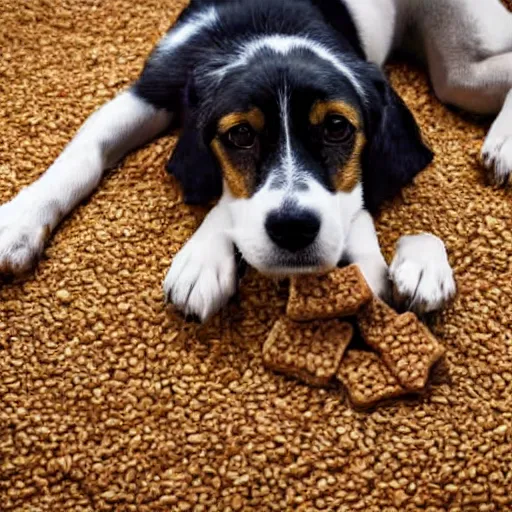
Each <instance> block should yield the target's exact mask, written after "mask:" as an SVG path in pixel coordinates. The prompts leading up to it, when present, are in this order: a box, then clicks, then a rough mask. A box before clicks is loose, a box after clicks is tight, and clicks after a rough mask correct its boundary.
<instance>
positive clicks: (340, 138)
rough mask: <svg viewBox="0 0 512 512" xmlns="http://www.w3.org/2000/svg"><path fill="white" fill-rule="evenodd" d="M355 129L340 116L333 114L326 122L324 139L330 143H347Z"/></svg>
mask: <svg viewBox="0 0 512 512" xmlns="http://www.w3.org/2000/svg"><path fill="white" fill-rule="evenodd" d="M353 133H354V127H353V126H352V125H351V124H350V123H349V121H348V120H347V119H346V118H345V117H343V116H340V115H337V114H332V115H330V116H327V118H326V119H325V121H324V139H325V141H326V142H330V143H340V142H345V141H347V140H349V139H350V137H352V134H353Z"/></svg>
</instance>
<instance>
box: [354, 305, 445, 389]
mask: <svg viewBox="0 0 512 512" xmlns="http://www.w3.org/2000/svg"><path fill="white" fill-rule="evenodd" d="M358 324H359V328H360V330H361V334H362V336H363V338H364V340H365V341H366V343H368V345H370V346H371V347H372V348H373V349H375V350H376V351H377V352H378V353H379V354H381V356H382V360H383V361H384V362H385V363H386V365H387V366H388V368H389V369H390V370H391V371H392V372H393V374H394V375H395V376H396V377H397V379H398V381H399V382H400V384H401V385H402V386H404V387H405V388H407V389H409V390H411V391H420V390H421V389H423V388H424V387H425V385H426V383H427V379H428V376H429V373H430V369H431V368H432V366H433V365H434V363H436V362H437V361H438V360H439V358H440V357H441V356H442V355H443V354H444V348H443V346H442V345H441V343H439V341H438V340H436V338H435V337H434V336H433V335H432V333H431V332H430V331H429V330H428V328H427V327H425V326H424V325H423V324H422V323H421V322H420V320H418V317H417V316H416V315H415V314H414V313H404V314H402V315H398V314H396V313H395V312H394V311H393V310H392V309H391V308H390V307H389V306H388V305H387V304H385V303H384V302H383V301H381V300H380V299H373V300H372V301H371V302H370V303H369V304H367V305H366V306H364V307H363V309H362V310H361V311H360V313H359V315H358Z"/></svg>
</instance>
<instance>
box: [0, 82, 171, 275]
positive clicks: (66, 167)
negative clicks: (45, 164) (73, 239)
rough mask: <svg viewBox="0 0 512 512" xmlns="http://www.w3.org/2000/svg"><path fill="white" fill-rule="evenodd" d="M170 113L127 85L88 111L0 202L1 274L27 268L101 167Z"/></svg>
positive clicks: (157, 128)
mask: <svg viewBox="0 0 512 512" xmlns="http://www.w3.org/2000/svg"><path fill="white" fill-rule="evenodd" d="M170 117H171V115H170V113H169V112H167V111H165V110H162V109H158V108H156V107H154V106H153V105H151V104H149V103H148V102H146V101H145V100H144V99H143V98H141V97H139V96H138V95H137V94H136V93H135V92H134V91H132V90H128V91H126V92H123V93H121V94H119V95H118V96H117V97H116V98H114V99H113V100H112V101H110V102H108V103H107V104H105V105H104V106H103V107H101V108H100V109H99V110H97V111H96V112H95V113H94V114H92V115H91V116H90V117H89V119H88V120H87V121H86V122H85V123H84V125H83V126H82V127H81V128H80V130H79V131H78V133H77V134H76V136H75V137H74V138H73V140H72V141H71V142H70V143H69V144H68V145H67V146H66V148H65V149H64V151H63V152H62V153H61V155H60V156H59V157H58V158H57V160H56V161H55V162H54V163H53V165H51V166H50V168H49V169H48V170H47V171H46V172H45V173H44V174H43V175H42V176H41V177H40V178H39V179H38V180H37V181H35V182H34V183H32V184H31V185H29V186H28V187H26V188H24V189H23V190H22V191H21V192H19V193H18V195H17V196H15V197H14V198H13V199H11V201H9V202H8V203H6V204H4V205H1V206H0V273H2V272H6V273H12V274H20V273H22V272H24V271H26V270H28V269H29V268H30V267H31V266H32V265H33V264H34V263H35V261H36V260H37V258H38V257H39V255H40V254H41V252H42V251H43V248H44V243H45V241H46V240H47V238H48V237H49V235H50V234H51V233H52V231H53V230H54V229H55V227H56V226H57V225H58V224H59V222H60V221H61V220H62V219H63V218H64V217H65V216H66V215H67V214H68V213H70V212H71V210H72V209H73V208H74V207H75V206H76V205H77V204H78V203H79V202H80V201H82V200H83V199H85V198H86V197H87V196H89V195H90V194H91V193H92V191H93V190H94V189H95V188H96V187H97V185H98V184H99V182H100V180H101V178H102V176H103V172H104V171H105V169H108V168H110V167H112V166H114V165H115V164H116V163H117V162H118V161H119V159H121V158H122V157H123V156H124V155H125V154H126V153H127V152H128V151H130V150H132V149H134V148H136V147H138V146H140V145H141V144H144V143H146V142H147V141H149V140H151V139H153V138H154V137H156V136H157V135H158V134H160V133H161V132H162V131H163V130H164V129H165V128H166V127H167V125H168V124H169V121H170Z"/></svg>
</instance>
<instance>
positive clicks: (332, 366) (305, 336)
mask: <svg viewBox="0 0 512 512" xmlns="http://www.w3.org/2000/svg"><path fill="white" fill-rule="evenodd" d="M352 334H353V328H352V326H351V325H350V324H349V323H346V322H340V321H339V320H327V321H326V320H323V321H322V320H319V321H316V322H307V323H298V322H293V321H292V320H290V319H288V318H281V319H279V320H278V321H277V322H276V323H275V325H274V327H272V330H271V331H270V334H269V335H268V338H267V341H265V343H264V345H263V361H264V362H265V365H266V366H267V368H270V369H272V370H274V371H277V372H283V373H285V374H286V375H290V376H294V377H297V378H299V379H301V380H302V381H304V382H307V383H308V384H312V385H314V386H325V385H326V384H328V383H329V381H330V380H331V379H332V378H333V377H334V375H335V373H336V370H337V369H338V367H339V365H340V362H341V358H342V357H343V354H344V352H345V350H346V348H347V347H348V344H349V343H350V340H351V339H352Z"/></svg>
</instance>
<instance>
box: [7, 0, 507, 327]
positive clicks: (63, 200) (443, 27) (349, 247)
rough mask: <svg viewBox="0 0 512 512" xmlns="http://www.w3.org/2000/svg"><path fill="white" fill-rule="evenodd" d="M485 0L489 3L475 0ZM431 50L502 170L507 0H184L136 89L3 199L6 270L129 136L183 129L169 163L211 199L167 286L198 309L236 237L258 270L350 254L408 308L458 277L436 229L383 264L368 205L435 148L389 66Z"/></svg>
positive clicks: (288, 268)
mask: <svg viewBox="0 0 512 512" xmlns="http://www.w3.org/2000/svg"><path fill="white" fill-rule="evenodd" d="M484 4H485V5H484ZM394 50H405V51H408V52H411V53H414V55H415V56H416V57H419V58H421V59H423V60H424V62H425V65H426V67H427V69H428V71H429V75H430V78H431V81H432V84H433V88H434V91H435V93H436V94H437V96H438V97H439V98H440V99H441V100H442V101H444V102H446V103H450V104H453V105H456V106H458V107H460V108H463V109H466V110H469V111H472V112H477V113H483V114H498V115H497V118H496V120H495V122H494V124H493V125H492V128H491V130H490V133H489V134H488V136H487V139H486V141H485V143H484V146H483V150H482V155H483V160H484V164H485V167H486V169H487V172H488V175H489V177H490V179H491V181H493V182H494V183H497V184H505V183H506V182H508V180H509V176H510V173H511V171H512V92H511V90H512V15H511V14H510V13H509V12H508V11H507V10H506V9H505V8H504V7H503V6H502V5H501V4H500V3H499V2H498V0H487V1H486V2H482V1H481V0H429V1H428V2H426V1H422V0H232V1H229V0H192V1H191V3H190V5H189V6H188V7H187V8H186V9H185V10H184V12H183V13H182V15H181V16H180V17H179V19H178V20H177V21H176V23H175V24H174V26H173V27H172V28H171V30H170V31H169V32H168V33H167V34H166V35H165V36H164V37H163V39H162V40H161V41H160V43H159V44H158V45H157V47H156V48H155V49H154V51H153V52H152V53H151V55H150V56H149V58H148V60H147V62H146V65H145V67H144V69H143V71H142V73H141V75H140V77H139V79H138V80H137V81H136V82H135V83H134V84H133V85H132V87H131V88H130V89H128V90H127V91H124V92H122V93H121V94H119V95H118V96H117V97H116V98H114V99H113V100H112V101H110V102H109V103H107V104H106V105H105V106H103V107H102V108H101V109H99V110H98V111H97V112H95V113H94V114H93V115H92V116H91V117H90V118H89V119H88V120H87V121H86V122H85V123H84V125H83V126H82V128H81V129H80V130H79V132H78V133H77V134H76V136H75V137H74V139H73V140H72V141H71V142H70V143H69V145H68V146H67V147H66V148H65V149H64V151H63V152H62V154H61V155H60V156H59V158H58V159H57V160H56V161H55V163H54V164H53V165H52V166H51V167H50V168H49V169H48V170H47V171H46V172H45V173H44V174H43V175H42V176H41V177H40V178H39V179H38V180H37V181H36V182H35V183H33V184H32V185H30V186H29V187H27V188H25V189H24V190H22V191H21V192H20V193H19V194H18V195H17V196H16V197H15V198H14V199H13V200H12V201H10V202H9V203H7V204H5V205H3V206H1V207H0V269H2V270H3V271H5V272H10V273H15V274H18V273H21V272H23V271H26V270H27V269H28V268H30V267H31V266H32V265H33V263H34V262H35V260H36V259H37V257H38V256H39V255H40V254H41V252H42V250H43V247H44V243H45V241H46V240H47V238H48V236H49V235H50V233H51V232H52V231H53V230H54V229H55V227H56V226H57V225H58V223H59V222H60V221H61V220H62V218H63V217H64V216H66V215H67V214H68V213H70V212H71V210H72V209H73V208H74V207H75V206H76V205H77V203H79V202H80V201H81V200H82V199H84V198H85V197H87V196H88V195H89V194H91V193H92V191H93V190H94V189H95V188H96V187H97V186H98V184H99V182H100V180H101V178H102V175H103V173H104V171H105V169H107V168H110V167H113V166H115V165H116V164H117V163H118V162H119V160H120V159H121V158H122V157H123V156H124V155H125V154H126V153H127V152H129V151H131V150H133V149H135V148H137V147H138V146H140V145H142V144H145V143H147V142H148V141H150V140H152V139H154V138H156V137H158V136H159V135H162V134H164V133H166V132H168V131H169V130H170V129H177V130H180V137H179V140H178V143H177V145H176V148H175V151H174V153H173V155H172V157H171V159H170V161H169V163H168V165H167V170H168V171H169V172H170V173H171V174H173V175H174V176H175V177H176V179H177V180H178V182H179V183H180V185H181V188H182V191H183V197H184V200H185V201H186V202H187V203H190V204H206V203H214V204H215V206H214V207H213V208H212V210H211V211H210V213H209V214H208V215H207V217H206V218H205V220H204V222H203V224H202V225H201V226H200V227H199V229H198V230H197V232H196V233H195V234H194V236H193V237H192V238H191V239H190V241H189V242H188V243H187V244H186V245H185V246H184V247H183V249H182V250H181V251H180V252H179V253H178V254H177V256H176V257H175V258H174V261H173V264H172V266H171V268H170V270H169V272H168V274H167V276H166V278H165V281H164V291H165V297H166V299H167V300H168V301H170V302H173V303H174V304H175V305H176V306H177V307H178V308H180V309H181V310H182V311H183V312H185V313H187V314H193V315H196V316H198V317H199V318H200V319H201V320H205V319H207V318H208V317H210V316H211V315H212V314H214V313H216V312H217V311H218V310H219V309H220V308H221V307H222V306H223V305H224V304H225V303H226V302H227V301H228V300H229V298H230V296H231V295H232V294H233V293H234V291H235V286H236V268H235V257H234V253H235V248H236V247H237V248H238V249H239V250H240V252H241V253H242V255H243V257H244V258H245V259H246V260H247V261H248V262H249V264H251V265H252V266H253V267H255V268H256V269H258V270H259V271H260V272H263V273H266V274H278V275H288V274H294V273H302V272H312V271H321V270H328V269H330V268H332V267H334V266H336V264H337V263H338V262H339V261H340V260H345V261H348V262H351V263H356V264H358V265H359V266H360V268H361V270H362V271H363V273H364V275H365V277H366V279H367V280H368V282H369V284H370V286H371V287H372V289H373V291H374V292H375V293H376V294H379V295H381V296H383V295H386V293H387V291H388V286H389V279H388V276H389V277H390V279H391V281H392V283H393V285H394V288H395V292H396V294H397V296H398V297H399V298H400V299H402V300H406V301H407V303H408V306H409V307H410V308H411V309H413V310H416V311H418V312H428V311H432V310H435V309H438V308H440V307H442V306H443V304H444V303H445V302H446V301H447V300H448V299H449V298H450V297H451V296H452V295H453V293H454V291H455V284H454V281H453V275H452V270H451V268H450V266H449V264H448V261H447V256H446V251H445V248H444V245H443V244H442V242H441V241H440V240H439V239H437V238H436V237H434V236H432V235H428V234H422V235H417V236H412V237H404V238H402V239H401V240H400V242H399V244H398V247H397V253H396V256H395V259H394V260H393V262H392V264H391V266H390V268H389V269H388V267H387V265H386V262H385V260H384V258H383V256H382V254H381V251H380V248H379V244H378V240H377V237H376V233H375V229H374V226H373V221H372V217H371V214H373V213H375V212H376V211H377V210H378V209H379V208H380V207H381V205H382V204H383V202H384V201H386V200H387V199H391V198H392V197H394V196H395V195H396V194H397V193H398V192H399V191H400V189H401V188H402V187H403V186H405V185H406V184H408V183H410V182H411V181H412V179H413V178H414V176H415V175H416V174H417V173H419V172H420V171H421V170H422V169H424V168H425V167H426V166H427V165H428V164H429V163H430V162H431V160H432V153H431V151H430V150H429V148H428V147H427V146H426V145H425V143H424V142H423V141H422V138H421V134H420V133H419V130H418V127H417V125H416V122H415V120H414V118H413V116H412V115H411V113H410V112H409V110H408V109H407V107H406V106H405V104H404V103H403V102H402V101H401V99H400V98H399V97H398V96H397V94H396V93H395V92H394V91H393V89H392V88H391V87H390V85H389V83H388V82H387V80H386V78H385V76H384V75H383V73H382V71H381V66H382V65H383V64H384V62H385V61H386V59H387V58H388V56H389V55H390V53H392V52H393V51H394Z"/></svg>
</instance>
